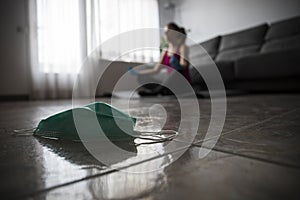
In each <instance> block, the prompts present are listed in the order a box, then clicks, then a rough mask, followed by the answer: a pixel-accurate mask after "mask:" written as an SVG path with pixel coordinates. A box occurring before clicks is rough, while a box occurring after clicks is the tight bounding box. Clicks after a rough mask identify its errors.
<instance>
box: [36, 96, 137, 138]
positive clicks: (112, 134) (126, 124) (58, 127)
mask: <svg viewBox="0 0 300 200" xmlns="http://www.w3.org/2000/svg"><path fill="white" fill-rule="evenodd" d="M74 115H75V118H74ZM95 120H97V121H96V122H97V123H98V124H99V125H100V126H101V129H100V127H99V125H98V124H95V123H92V122H95ZM75 123H76V126H75ZM135 123H136V118H134V117H132V116H130V115H127V114H126V113H123V112H121V111H119V110H118V109H117V108H114V107H113V106H111V105H109V104H106V103H102V102H96V103H92V104H89V105H86V106H83V107H78V108H73V109H70V110H67V111H64V112H60V113H58V114H55V115H52V116H50V117H48V118H47V119H44V120H42V121H41V122H40V123H39V125H38V127H37V128H36V129H35V130H34V133H33V135H35V136H42V137H49V138H57V139H68V140H80V139H81V138H80V137H79V135H78V129H80V130H84V133H83V134H84V135H82V137H83V138H85V139H95V138H100V139H101V138H102V139H104V138H103V137H105V136H106V137H107V138H108V139H110V140H114V141H116V140H130V139H133V136H132V135H134V134H136V132H135V131H134V130H133V129H134V126H135ZM119 127H122V129H121V128H119ZM99 131H101V132H102V133H103V134H101V133H99ZM80 133H82V131H81V132H80ZM104 134H105V135H104Z"/></svg>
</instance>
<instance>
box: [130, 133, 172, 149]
mask: <svg viewBox="0 0 300 200" xmlns="http://www.w3.org/2000/svg"><path fill="white" fill-rule="evenodd" d="M136 132H137V133H139V134H140V135H141V136H134V137H135V138H138V139H142V140H151V141H152V142H143V143H138V144H136V145H137V146H138V145H142V144H155V143H161V142H167V141H170V140H172V139H174V138H175V137H176V136H177V135H178V132H177V131H175V130H161V131H158V132H155V131H136ZM145 133H148V134H145ZM149 133H150V134H149ZM161 135H169V136H167V137H161ZM147 136H148V137H147ZM149 137H156V138H149Z"/></svg>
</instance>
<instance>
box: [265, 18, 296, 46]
mask: <svg viewBox="0 0 300 200" xmlns="http://www.w3.org/2000/svg"><path fill="white" fill-rule="evenodd" d="M298 34H300V16H299V17H295V18H292V19H287V20H283V21H280V22H276V23H273V24H271V25H270V28H269V30H268V32H267V34H266V38H265V39H266V40H272V39H279V38H282V37H289V36H293V35H298Z"/></svg>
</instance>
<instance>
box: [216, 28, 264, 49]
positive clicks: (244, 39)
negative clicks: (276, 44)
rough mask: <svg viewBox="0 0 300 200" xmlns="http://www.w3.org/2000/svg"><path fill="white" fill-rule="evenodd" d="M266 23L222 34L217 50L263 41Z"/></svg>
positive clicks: (257, 43)
mask: <svg viewBox="0 0 300 200" xmlns="http://www.w3.org/2000/svg"><path fill="white" fill-rule="evenodd" d="M267 29H268V25H267V24H262V25H259V26H256V27H252V28H248V29H246V30H243V31H238V32H235V33H231V34H227V35H224V36H222V38H221V44H220V49H219V51H224V50H228V49H233V48H239V47H243V46H251V45H261V44H262V43H263V41H264V37H265V34H266V31H267Z"/></svg>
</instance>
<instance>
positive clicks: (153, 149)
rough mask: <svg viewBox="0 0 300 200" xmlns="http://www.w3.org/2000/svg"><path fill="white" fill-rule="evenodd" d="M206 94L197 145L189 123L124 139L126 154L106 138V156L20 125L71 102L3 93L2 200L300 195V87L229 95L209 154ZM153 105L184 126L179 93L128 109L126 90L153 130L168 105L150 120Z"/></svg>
mask: <svg viewBox="0 0 300 200" xmlns="http://www.w3.org/2000/svg"><path fill="white" fill-rule="evenodd" d="M98 101H108V99H98ZM198 102H199V106H200V112H201V117H200V124H199V125H200V126H199V128H198V131H197V132H198V134H197V135H196V137H195V139H194V140H193V144H192V145H189V144H188V141H189V139H190V138H191V137H189V135H188V134H189V131H188V129H189V127H188V126H186V127H184V129H183V130H184V131H186V132H185V135H184V137H178V138H176V139H175V140H173V141H172V142H165V143H155V144H144V145H143V144H142V145H138V146H136V145H134V142H135V143H139V142H145V141H141V140H138V139H136V140H135V141H134V142H133V141H126V142H120V143H117V144H116V145H117V146H119V147H121V148H122V149H123V150H127V151H128V152H131V153H130V154H122V155H118V154H116V153H115V152H113V151H112V150H111V149H110V147H109V146H108V144H106V143H99V148H100V149H101V151H102V152H104V154H103V155H101V156H104V157H103V158H104V159H103V160H101V159H100V160H101V162H100V161H98V160H97V159H96V158H94V157H93V156H91V155H90V154H89V152H88V151H87V150H86V149H85V147H84V146H83V145H82V144H81V143H78V142H77V143H76V142H71V141H58V140H50V139H45V138H37V137H33V136H31V135H18V134H14V133H13V130H14V129H21V128H31V127H35V126H36V125H37V123H38V122H39V121H40V120H41V119H43V118H46V117H47V116H49V115H52V114H54V113H57V112H59V111H62V110H64V109H67V108H71V107H72V105H71V101H67V100H64V101H35V102H1V103H0V111H1V114H0V159H1V164H0V174H1V181H0V194H1V199H299V198H300V190H299V186H300V136H299V134H300V123H299V122H300V95H297V94H291V95H288V94H284V95H271V94H269V95H247V96H240V97H230V98H228V99H227V116H226V121H225V125H224V129H223V132H222V135H221V137H220V138H219V140H218V141H217V144H216V145H215V146H214V148H213V150H212V151H211V152H210V153H209V154H208V155H207V156H206V157H204V158H201V157H200V155H201V152H202V151H203V150H208V149H209V148H208V147H210V141H213V140H214V138H211V139H208V140H207V139H206V140H203V139H204V137H205V133H206V131H207V127H208V124H209V122H210V114H211V111H210V110H211V106H210V101H209V100H208V99H199V100H198ZM153 104H160V105H162V106H164V108H165V110H166V111H167V114H168V118H167V120H166V124H165V128H168V129H175V128H178V127H179V124H180V123H179V122H180V116H181V115H180V109H179V106H178V102H177V101H176V100H175V99H169V98H162V99H158V98H156V99H155V98H152V99H151V98H150V99H135V100H132V101H131V106H130V109H124V108H125V106H124V105H125V102H124V101H123V100H122V99H120V100H117V101H115V106H117V107H118V108H120V109H121V110H124V111H125V112H128V113H130V114H132V115H135V116H137V117H138V118H139V120H138V123H137V128H138V129H139V130H145V129H147V130H155V129H156V128H157V127H156V126H159V124H160V123H161V121H163V120H162V119H163V117H164V113H163V112H154V113H152V114H150V115H151V116H152V121H151V120H149V115H148V108H149V107H151V105H153ZM186 104H188V101H187V102H186ZM194 117H196V116H194ZM192 118H193V116H191V119H192ZM183 120H184V119H183ZM151 124H152V125H151ZM153 124H154V126H153ZM187 124H189V123H187ZM190 124H191V128H192V126H193V123H192V122H190ZM203 146H204V147H205V148H204V149H203Z"/></svg>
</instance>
